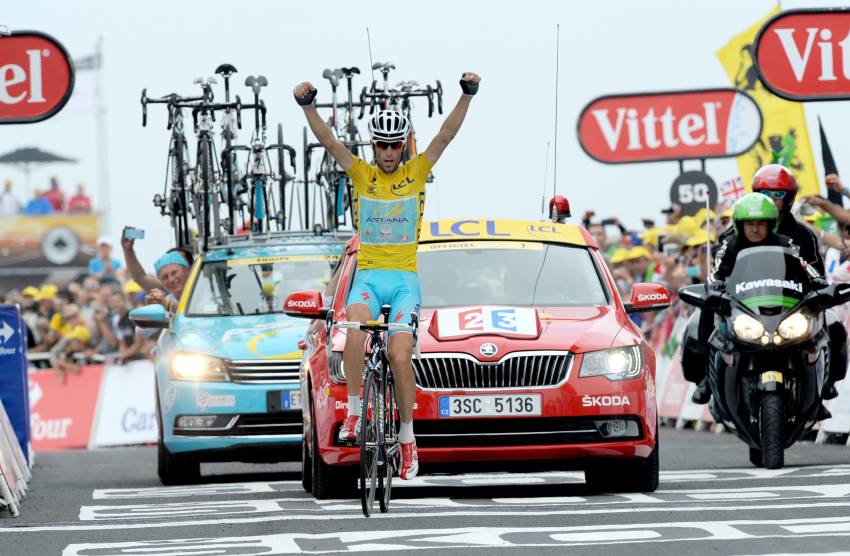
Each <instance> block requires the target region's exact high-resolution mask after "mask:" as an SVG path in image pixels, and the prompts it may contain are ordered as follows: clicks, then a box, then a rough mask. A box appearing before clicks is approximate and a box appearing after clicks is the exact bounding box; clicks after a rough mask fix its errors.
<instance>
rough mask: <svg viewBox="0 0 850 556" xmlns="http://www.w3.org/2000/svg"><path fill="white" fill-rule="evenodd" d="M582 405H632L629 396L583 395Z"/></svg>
mask: <svg viewBox="0 0 850 556" xmlns="http://www.w3.org/2000/svg"><path fill="white" fill-rule="evenodd" d="M581 405H582V407H610V406H621V407H625V406H627V405H632V402H630V401H629V397H628V396H583V397H582V398H581Z"/></svg>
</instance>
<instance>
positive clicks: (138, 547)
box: [62, 517, 850, 556]
mask: <svg viewBox="0 0 850 556" xmlns="http://www.w3.org/2000/svg"><path fill="white" fill-rule="evenodd" d="M807 527H808V528H810V530H809V531H807V532H792V531H791V530H790V529H791V528H797V530H800V531H803V529H799V528H807ZM845 531H850V518H847V517H836V518H809V519H791V520H778V521H774V520H738V521H695V522H688V521H682V522H672V523H670V522H662V523H636V524H619V525H587V526H573V527H467V528H455V529H408V530H399V531H392V530H385V529H384V530H373V531H349V532H334V533H319V534H311V533H285V534H275V535H263V536H246V537H222V538H197V539H169V540H160V541H143V542H117V543H116V542H111V543H80V544H71V545H69V546H67V547H66V548H65V550H64V551H63V552H62V556H89V555H91V554H98V556H127V555H130V554H139V553H144V554H147V555H149V556H154V555H159V556H165V555H166V554H167V555H170V556H182V555H186V556H188V555H200V554H220V555H227V554H239V555H242V556H250V555H260V554H269V553H274V554H295V553H304V552H307V553H325V552H332V551H334V552H336V551H348V552H368V551H376V550H428V549H430V550H445V549H447V548H473V547H479V548H480V547H494V548H496V547H516V548H518V547H568V546H605V545H617V544H644V543H658V542H667V543H669V542H684V541H688V542H694V541H708V542H712V543H716V542H717V541H730V540H740V539H759V538H800V537H809V536H847V535H848V534H847V533H846V532H845Z"/></svg>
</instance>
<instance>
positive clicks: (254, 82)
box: [245, 75, 269, 95]
mask: <svg viewBox="0 0 850 556" xmlns="http://www.w3.org/2000/svg"><path fill="white" fill-rule="evenodd" d="M268 84H269V80H268V79H266V76H265V75H258V76H257V77H254V76H253V75H249V76H248V77H247V78H246V79H245V85H246V86H248V87H251V90H252V91H254V94H255V95H259V94H260V89H262V88H263V87H265V86H267V85H268Z"/></svg>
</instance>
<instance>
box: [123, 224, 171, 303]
mask: <svg viewBox="0 0 850 556" xmlns="http://www.w3.org/2000/svg"><path fill="white" fill-rule="evenodd" d="M135 242H136V240H134V239H126V238H125V237H124V230H122V231H121V249H123V250H124V262H125V263H127V271H128V272H129V273H130V277H131V278H132V279H133V280H135V281H136V283H137V284H139V285H140V286H141V287H142V289H143V290H145V291H150V290H153V289H161V290H162V289H165V287H164V286H163V285H162V283H160V281H159V280H157V279H156V278H155V277H153V276H151V275H150V274H148V273H146V272H145V269H144V268H143V267H142V263H140V262H139V259H138V257H136V250H135V249H134V248H133V245H134V244H135Z"/></svg>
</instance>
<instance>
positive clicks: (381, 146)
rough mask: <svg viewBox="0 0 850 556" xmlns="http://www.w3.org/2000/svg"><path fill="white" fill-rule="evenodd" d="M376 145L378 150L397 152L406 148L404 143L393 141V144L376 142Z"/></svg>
mask: <svg viewBox="0 0 850 556" xmlns="http://www.w3.org/2000/svg"><path fill="white" fill-rule="evenodd" d="M374 144H375V148H377V149H383V150H387V149H392V150H394V151H397V150H399V149H400V148H402V147H403V146H404V141H393V142H392V143H388V142H386V141H374Z"/></svg>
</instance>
